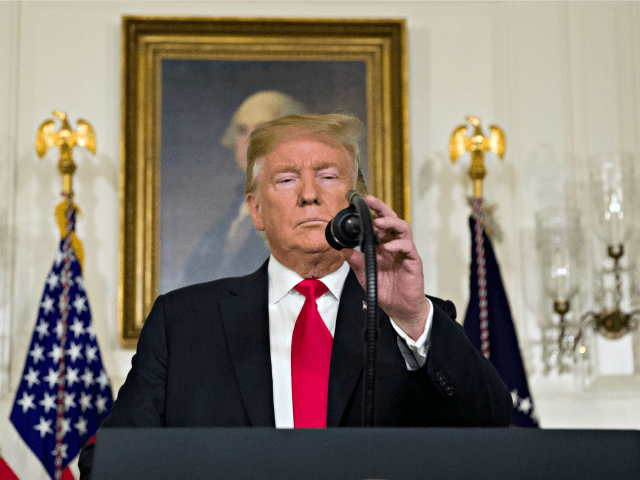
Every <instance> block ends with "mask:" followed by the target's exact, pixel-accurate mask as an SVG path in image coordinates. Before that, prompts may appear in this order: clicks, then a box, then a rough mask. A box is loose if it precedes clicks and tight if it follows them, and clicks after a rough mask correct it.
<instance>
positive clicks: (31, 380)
mask: <svg viewBox="0 0 640 480" xmlns="http://www.w3.org/2000/svg"><path fill="white" fill-rule="evenodd" d="M38 375H39V372H38V371H37V370H34V369H33V368H32V367H29V373H27V374H26V375H25V376H24V377H23V378H24V379H25V380H26V381H27V384H28V385H29V388H31V387H33V385H34V384H36V385H40V380H39V379H38Z"/></svg>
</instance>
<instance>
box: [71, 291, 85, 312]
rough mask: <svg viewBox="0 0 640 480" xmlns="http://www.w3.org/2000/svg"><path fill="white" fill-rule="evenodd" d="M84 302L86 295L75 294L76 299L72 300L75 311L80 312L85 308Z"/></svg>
mask: <svg viewBox="0 0 640 480" xmlns="http://www.w3.org/2000/svg"><path fill="white" fill-rule="evenodd" d="M86 303H87V297H85V296H84V295H77V294H76V299H75V300H74V301H73V308H75V309H76V312H78V313H79V314H80V313H82V312H84V311H85V310H86V309H87V305H86Z"/></svg>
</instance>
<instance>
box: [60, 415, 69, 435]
mask: <svg viewBox="0 0 640 480" xmlns="http://www.w3.org/2000/svg"><path fill="white" fill-rule="evenodd" d="M61 428H62V436H63V437H64V436H65V435H66V434H67V432H70V431H71V419H70V418H63V419H62V425H61Z"/></svg>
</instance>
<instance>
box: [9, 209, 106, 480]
mask: <svg viewBox="0 0 640 480" xmlns="http://www.w3.org/2000/svg"><path fill="white" fill-rule="evenodd" d="M69 205H70V208H69V212H70V213H69V214H68V215H67V220H68V225H69V229H68V232H72V231H73V229H74V225H75V211H76V210H75V208H71V205H72V204H69ZM73 207H75V205H73ZM72 245H73V243H72V241H71V235H70V234H68V235H67V236H66V240H64V239H63V240H62V241H61V242H60V247H59V249H58V252H57V255H56V259H55V260H54V262H53V266H52V268H51V272H50V273H49V276H48V277H47V280H46V282H45V283H46V284H45V287H44V293H43V294H42V300H41V302H40V308H39V310H38V319H37V321H36V327H35V330H34V332H33V337H32V339H31V344H30V346H29V352H28V354H27V360H26V363H25V367H24V372H23V374H22V379H21V382H20V385H19V387H18V391H17V393H16V399H15V402H14V404H13V410H12V412H11V422H12V423H13V425H14V426H15V428H16V430H17V431H18V433H19V434H20V436H21V437H22V438H23V439H24V441H25V442H26V444H27V445H28V446H29V448H30V449H31V450H32V451H33V453H34V454H35V455H36V457H37V458H38V459H40V461H41V462H42V464H43V465H44V467H45V469H46V470H47V472H48V473H49V475H50V476H51V478H56V479H57V478H61V476H62V472H63V471H64V470H65V468H66V467H67V465H68V464H69V462H71V461H72V460H73V459H74V458H75V457H76V455H77V454H78V453H79V451H80V448H81V447H82V446H83V445H84V444H85V443H86V442H87V441H88V440H89V439H91V437H92V436H93V435H94V434H95V432H96V431H97V430H98V427H99V426H100V423H101V422H102V420H103V419H104V418H105V417H106V416H107V415H108V413H109V412H110V410H111V404H112V402H113V397H112V393H111V385H110V382H109V378H108V377H107V374H106V372H105V370H104V368H103V365H102V359H101V357H100V351H99V349H98V343H97V341H96V334H95V331H94V330H93V327H92V326H91V311H90V309H89V302H88V300H87V295H86V292H85V288H84V283H83V279H82V268H81V265H80V262H79V261H78V258H77V257H76V255H75V253H74V249H73V246H72ZM65 473H66V472H65ZM65 476H66V475H65Z"/></svg>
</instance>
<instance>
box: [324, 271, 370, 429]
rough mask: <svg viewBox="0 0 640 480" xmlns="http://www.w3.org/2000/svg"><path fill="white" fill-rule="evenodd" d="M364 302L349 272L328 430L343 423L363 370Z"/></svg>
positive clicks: (334, 361)
mask: <svg viewBox="0 0 640 480" xmlns="http://www.w3.org/2000/svg"><path fill="white" fill-rule="evenodd" d="M363 300H364V290H363V289H362V287H361V286H360V284H359V283H358V279H357V278H356V275H355V273H353V271H350V272H349V275H348V276H347V280H346V281H345V284H344V289H343V290H342V296H341V298H340V306H339V308H338V317H337V320H336V331H335V335H334V338H333V348H332V351H331V367H330V370H329V403H328V406H327V426H329V427H334V426H337V425H338V424H339V423H340V419H341V418H342V415H343V413H344V410H345V408H346V406H347V402H348V401H349V398H351V396H352V395H353V391H354V389H355V388H356V384H357V383H358V378H359V377H360V374H361V372H362V369H363V367H364V340H363V336H362V328H363V327H364V320H365V316H364V315H365V314H364V310H363V309H362V305H363V304H362V302H363Z"/></svg>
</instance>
